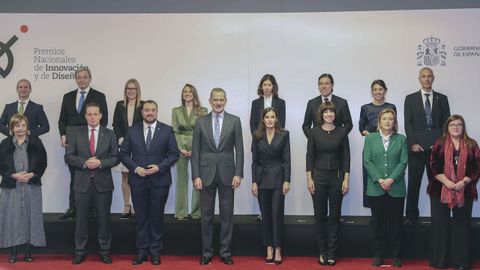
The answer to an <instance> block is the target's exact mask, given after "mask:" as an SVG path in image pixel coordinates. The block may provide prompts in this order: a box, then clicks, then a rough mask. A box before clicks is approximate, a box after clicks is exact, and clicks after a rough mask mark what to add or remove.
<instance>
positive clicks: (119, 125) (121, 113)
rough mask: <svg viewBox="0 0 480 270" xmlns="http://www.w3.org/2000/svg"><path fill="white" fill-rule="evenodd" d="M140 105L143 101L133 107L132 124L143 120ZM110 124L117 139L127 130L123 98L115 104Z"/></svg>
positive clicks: (123, 135)
mask: <svg viewBox="0 0 480 270" xmlns="http://www.w3.org/2000/svg"><path fill="white" fill-rule="evenodd" d="M142 105H143V101H140V107H138V108H135V110H134V112H133V121H132V125H133V124H135V123H140V122H142V121H143V119H142ZM102 118H103V116H102ZM112 126H113V131H114V132H115V135H116V136H117V139H120V138H123V137H125V135H126V134H127V130H128V118H127V108H126V107H125V106H124V105H123V100H120V101H118V102H117V105H116V106H115V112H114V113H113V124H112Z"/></svg>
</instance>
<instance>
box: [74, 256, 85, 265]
mask: <svg viewBox="0 0 480 270" xmlns="http://www.w3.org/2000/svg"><path fill="white" fill-rule="evenodd" d="M84 261H85V255H75V257H73V260H72V264H81V263H83V262H84Z"/></svg>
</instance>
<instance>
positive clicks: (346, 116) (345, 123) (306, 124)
mask: <svg viewBox="0 0 480 270" xmlns="http://www.w3.org/2000/svg"><path fill="white" fill-rule="evenodd" d="M322 100H323V97H322V96H318V97H316V98H314V99H311V100H309V101H308V104H307V109H306V110H305V117H304V119H303V124H302V129H303V133H304V134H305V136H306V137H307V138H308V134H309V133H310V129H311V128H313V127H316V126H317V123H318V120H319V119H317V112H318V109H319V108H320V105H321V104H322ZM331 101H332V103H333V104H334V105H335V110H336V111H337V112H336V113H335V126H337V127H344V128H345V129H346V131H347V134H348V133H350V131H351V130H352V128H353V122H352V116H351V115H350V109H349V108H348V103H347V101H346V100H345V99H343V98H341V97H337V96H335V95H332V100H331Z"/></svg>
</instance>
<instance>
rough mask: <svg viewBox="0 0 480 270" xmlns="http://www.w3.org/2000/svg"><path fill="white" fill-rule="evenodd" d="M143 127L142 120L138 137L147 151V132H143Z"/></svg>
mask: <svg viewBox="0 0 480 270" xmlns="http://www.w3.org/2000/svg"><path fill="white" fill-rule="evenodd" d="M143 128H144V126H143V121H142V123H141V124H139V125H138V129H137V132H138V138H140V139H141V140H142V143H141V145H143V150H144V151H145V152H147V146H146V145H145V134H144V133H143Z"/></svg>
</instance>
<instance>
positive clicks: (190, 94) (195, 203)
mask: <svg viewBox="0 0 480 270" xmlns="http://www.w3.org/2000/svg"><path fill="white" fill-rule="evenodd" d="M181 99H182V106H180V107H176V108H173V109H172V127H173V131H174V132H175V138H176V140H177V145H178V149H179V150H180V159H179V160H178V161H177V181H176V192H175V218H177V219H178V220H185V219H187V218H188V183H189V181H188V179H189V178H188V161H189V160H190V157H191V156H192V140H193V127H194V126H195V121H196V120H197V118H198V117H200V116H202V115H205V114H207V112H208V111H207V108H205V107H202V106H201V104H200V100H199V99H198V93H197V89H196V88H195V86H193V85H191V84H186V85H185V86H184V87H183V90H182V95H181ZM191 215H192V218H193V219H199V218H201V213H200V193H199V191H197V190H196V189H193V190H192V206H191Z"/></svg>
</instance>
